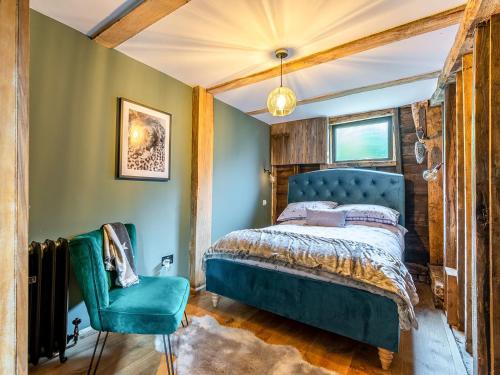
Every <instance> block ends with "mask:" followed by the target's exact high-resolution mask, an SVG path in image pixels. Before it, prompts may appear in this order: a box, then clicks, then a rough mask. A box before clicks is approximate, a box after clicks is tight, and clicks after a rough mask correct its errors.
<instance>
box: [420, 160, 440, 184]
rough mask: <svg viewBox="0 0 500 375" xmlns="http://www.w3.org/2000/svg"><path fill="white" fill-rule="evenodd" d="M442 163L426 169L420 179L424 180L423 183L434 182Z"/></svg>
mask: <svg viewBox="0 0 500 375" xmlns="http://www.w3.org/2000/svg"><path fill="white" fill-rule="evenodd" d="M443 164H444V163H439V164H437V165H435V166H434V167H432V168H431V169H427V170H425V171H424V173H422V177H423V178H424V180H425V181H427V182H429V181H436V180H437V178H438V174H439V170H440V169H441V166H442V165H443Z"/></svg>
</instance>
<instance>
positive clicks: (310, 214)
mask: <svg viewBox="0 0 500 375" xmlns="http://www.w3.org/2000/svg"><path fill="white" fill-rule="evenodd" d="M306 212H307V218H306V224H307V225H314V226H319V227H345V214H346V213H345V212H344V211H335V210H311V209H309V208H306Z"/></svg>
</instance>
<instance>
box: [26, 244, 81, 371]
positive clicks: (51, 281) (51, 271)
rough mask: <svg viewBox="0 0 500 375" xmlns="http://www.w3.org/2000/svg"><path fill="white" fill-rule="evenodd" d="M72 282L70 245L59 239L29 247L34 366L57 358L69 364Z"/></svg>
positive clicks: (30, 338) (30, 347)
mask: <svg viewBox="0 0 500 375" xmlns="http://www.w3.org/2000/svg"><path fill="white" fill-rule="evenodd" d="M68 282H69V247H68V241H67V240H65V239H64V238H59V239H58V240H57V241H51V240H46V241H45V242H43V243H40V242H32V243H31V244H30V246H29V295H28V298H29V302H28V331H29V336H28V356H29V362H30V363H32V364H33V365H36V364H37V363H38V360H39V359H40V357H48V358H52V357H55V356H56V355H59V360H60V361H61V362H65V361H66V357H65V356H64V353H65V351H66V343H67V339H68V338H67V321H68ZM75 332H76V333H77V332H78V328H76V330H75Z"/></svg>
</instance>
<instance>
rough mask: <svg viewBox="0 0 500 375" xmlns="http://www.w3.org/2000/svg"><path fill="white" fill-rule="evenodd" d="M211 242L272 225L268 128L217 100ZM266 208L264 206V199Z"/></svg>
mask: <svg viewBox="0 0 500 375" xmlns="http://www.w3.org/2000/svg"><path fill="white" fill-rule="evenodd" d="M214 116H215V131H214V132H215V136H214V175H213V179H214V183H213V201H212V204H213V214H212V240H214V241H215V240H217V239H218V238H220V237H222V236H223V235H224V234H226V233H228V232H230V231H233V230H237V229H243V228H253V227H262V226H266V225H269V224H270V223H271V183H270V181H269V176H268V175H267V174H265V173H264V171H263V169H264V167H265V168H267V169H269V168H270V167H269V152H270V148H269V147H270V146H269V138H270V131H271V128H270V126H269V125H267V124H265V123H263V122H262V121H259V120H257V119H254V118H252V117H249V116H248V115H246V114H244V113H242V112H241V111H239V110H237V109H235V108H233V107H231V106H229V105H227V104H224V103H222V102H220V101H217V100H216V101H215V104H214ZM264 199H265V200H267V206H262V200H264Z"/></svg>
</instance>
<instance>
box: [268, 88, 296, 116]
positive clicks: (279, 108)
mask: <svg viewBox="0 0 500 375" xmlns="http://www.w3.org/2000/svg"><path fill="white" fill-rule="evenodd" d="M296 105H297V98H296V97H295V93H294V92H293V91H292V90H291V89H289V88H288V87H284V86H280V87H277V88H275V89H274V90H273V91H271V93H270V94H269V96H268V97H267V109H268V110H269V113H271V115H273V116H287V115H289V114H290V113H292V112H293V110H294V109H295V106H296Z"/></svg>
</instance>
